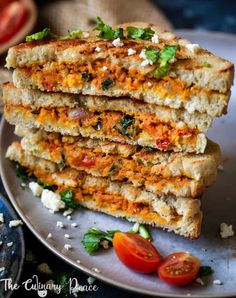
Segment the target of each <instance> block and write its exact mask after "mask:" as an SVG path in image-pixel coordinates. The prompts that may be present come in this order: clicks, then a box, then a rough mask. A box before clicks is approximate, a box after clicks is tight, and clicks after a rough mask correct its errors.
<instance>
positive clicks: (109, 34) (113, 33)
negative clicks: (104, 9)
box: [94, 17, 124, 39]
mask: <svg viewBox="0 0 236 298" xmlns="http://www.w3.org/2000/svg"><path fill="white" fill-rule="evenodd" d="M97 21H98V25H97V27H95V28H94V30H97V31H100V33H99V35H98V36H99V37H101V38H103V39H116V38H118V37H119V38H123V37H124V33H123V29H122V28H118V29H117V30H114V29H113V28H112V27H111V26H109V25H107V24H105V23H104V21H103V20H102V19H101V18H100V17H97Z"/></svg>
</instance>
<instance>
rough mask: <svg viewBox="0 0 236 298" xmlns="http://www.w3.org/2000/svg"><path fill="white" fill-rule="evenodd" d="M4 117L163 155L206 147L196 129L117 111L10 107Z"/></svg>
mask: <svg viewBox="0 0 236 298" xmlns="http://www.w3.org/2000/svg"><path fill="white" fill-rule="evenodd" d="M4 116H5V118H6V120H7V121H8V122H10V123H11V124H14V125H18V124H23V125H25V126H28V127H34V128H42V129H45V130H46V131H49V132H59V133H61V134H63V135H71V136H79V135H82V136H83V137H90V138H99V139H104V140H105V139H107V140H110V141H119V142H123V143H124V142H125V143H128V144H132V145H140V146H150V147H152V148H157V149H160V150H163V151H166V150H173V151H175V152H181V151H186V152H196V153H203V152H204V150H205V147H206V144H207V139H206V136H205V135H204V134H203V133H199V132H198V131H197V130H196V129H190V128H188V127H182V128H180V127H177V126H175V124H174V123H172V124H171V123H162V122H159V121H158V120H157V119H153V118H152V117H149V115H146V114H144V115H143V118H141V117H139V118H135V117H133V116H131V115H128V114H125V115H124V114H123V113H121V112H116V111H104V112H99V113H98V112H89V111H87V110H86V109H84V108H83V109H80V110H79V114H78V112H77V111H76V114H74V109H69V108H51V109H46V108H39V109H31V108H25V107H23V106H14V105H12V104H11V103H7V104H5V106H4ZM172 125H173V126H172Z"/></svg>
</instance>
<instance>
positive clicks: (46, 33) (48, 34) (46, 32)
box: [25, 28, 56, 42]
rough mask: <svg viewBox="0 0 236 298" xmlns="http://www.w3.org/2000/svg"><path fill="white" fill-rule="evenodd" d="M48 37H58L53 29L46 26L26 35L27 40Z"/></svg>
mask: <svg viewBox="0 0 236 298" xmlns="http://www.w3.org/2000/svg"><path fill="white" fill-rule="evenodd" d="M47 37H48V38H56V35H55V34H53V33H52V32H51V29H49V28H44V29H43V30H42V31H39V32H36V33H34V34H32V35H28V36H26V38H25V40H26V41H27V42H29V41H33V40H42V39H44V38H47Z"/></svg>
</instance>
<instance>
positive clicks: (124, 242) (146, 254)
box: [113, 232, 161, 273]
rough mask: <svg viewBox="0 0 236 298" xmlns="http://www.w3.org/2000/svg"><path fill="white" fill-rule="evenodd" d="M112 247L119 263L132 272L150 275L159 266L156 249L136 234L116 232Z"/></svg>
mask: <svg viewBox="0 0 236 298" xmlns="http://www.w3.org/2000/svg"><path fill="white" fill-rule="evenodd" d="M113 246H114V248H115V252H116V254H117V255H118V257H119V259H120V260H121V262H122V263H124V264H125V265H126V266H127V267H129V268H130V269H132V270H135V271H138V272H142V273H150V272H154V271H155V270H157V268H158V266H159V265H160V264H161V256H160V254H159V252H158V251H157V250H156V248H155V247H154V246H153V245H152V244H151V243H150V242H149V241H148V240H146V239H144V238H143V237H141V236H140V235H138V234H132V233H122V232H116V233H115V235H114V238H113Z"/></svg>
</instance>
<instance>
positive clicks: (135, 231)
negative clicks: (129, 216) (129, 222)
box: [132, 222, 140, 233]
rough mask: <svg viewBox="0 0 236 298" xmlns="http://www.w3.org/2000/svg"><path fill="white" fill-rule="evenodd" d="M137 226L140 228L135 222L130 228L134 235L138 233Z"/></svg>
mask: <svg viewBox="0 0 236 298" xmlns="http://www.w3.org/2000/svg"><path fill="white" fill-rule="evenodd" d="M139 226H140V224H139V223H138V222H136V223H135V224H134V225H133V227H132V231H133V232H134V233H138V230H139Z"/></svg>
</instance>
